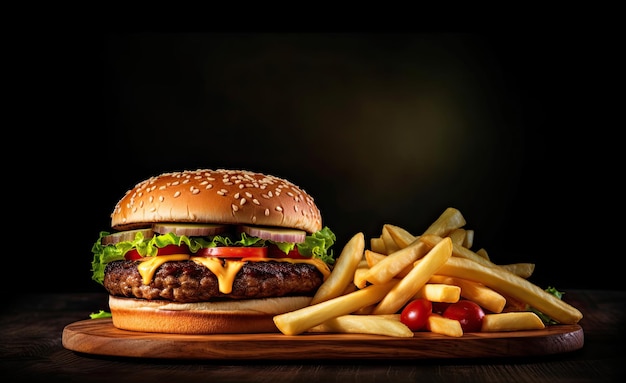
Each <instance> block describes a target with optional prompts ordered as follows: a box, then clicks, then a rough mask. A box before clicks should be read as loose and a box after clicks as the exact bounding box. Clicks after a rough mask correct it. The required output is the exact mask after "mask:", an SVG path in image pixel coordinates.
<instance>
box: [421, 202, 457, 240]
mask: <svg viewBox="0 0 626 383" xmlns="http://www.w3.org/2000/svg"><path fill="white" fill-rule="evenodd" d="M465 223H466V222H465V218H463V215H462V214H461V212H460V211H458V210H457V209H455V208H453V207H449V208H447V209H446V210H445V211H444V212H443V213H442V214H441V215H440V216H439V218H437V219H436V220H435V222H433V223H432V224H431V225H430V226H429V227H428V229H426V231H425V232H424V234H434V235H437V236H439V237H445V236H447V235H448V233H450V232H451V231H452V230H454V229H458V228H461V227H463V226H465Z"/></svg>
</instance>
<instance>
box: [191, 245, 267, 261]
mask: <svg viewBox="0 0 626 383" xmlns="http://www.w3.org/2000/svg"><path fill="white" fill-rule="evenodd" d="M194 256H196V257H215V258H267V247H241V246H217V247H205V248H203V249H200V250H198V252H197V253H195V254H194Z"/></svg>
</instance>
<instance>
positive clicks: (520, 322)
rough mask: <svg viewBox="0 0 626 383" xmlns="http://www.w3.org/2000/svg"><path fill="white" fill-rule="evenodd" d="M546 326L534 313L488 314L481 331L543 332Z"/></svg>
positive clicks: (484, 318)
mask: <svg viewBox="0 0 626 383" xmlns="http://www.w3.org/2000/svg"><path fill="white" fill-rule="evenodd" d="M545 327H546V326H545V324H544V323H543V322H542V321H541V319H540V318H539V317H538V316H537V314H535V313H534V312H532V311H517V312H508V313H501V314H486V315H485V316H484V317H483V324H482V328H481V330H480V331H484V332H494V331H521V330H541V329H543V328H545Z"/></svg>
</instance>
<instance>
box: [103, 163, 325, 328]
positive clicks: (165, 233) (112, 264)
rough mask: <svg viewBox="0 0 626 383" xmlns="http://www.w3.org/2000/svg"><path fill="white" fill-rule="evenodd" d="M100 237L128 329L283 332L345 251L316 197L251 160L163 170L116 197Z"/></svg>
mask: <svg viewBox="0 0 626 383" xmlns="http://www.w3.org/2000/svg"><path fill="white" fill-rule="evenodd" d="M111 228H112V229H113V230H114V232H113V233H110V232H108V231H102V232H100V238H98V240H97V241H96V243H94V245H93V247H92V250H91V251H92V253H93V261H92V264H91V266H92V272H93V275H92V279H93V280H94V281H96V282H98V283H100V284H101V285H102V286H103V287H104V288H105V289H106V291H107V292H108V293H109V308H110V310H111V316H112V322H113V325H114V326H115V327H117V328H119V329H123V330H131V331H142V332H161V333H177V334H214V333H255V332H277V331H278V329H277V328H276V325H275V324H274V322H273V317H274V316H275V315H279V314H282V313H285V312H289V311H293V310H297V309H299V308H302V307H305V306H307V305H308V304H309V303H310V302H311V299H312V297H313V296H314V295H315V293H316V292H317V290H318V289H319V287H320V286H321V285H322V283H323V282H324V280H326V278H328V276H329V275H330V270H331V267H332V265H333V264H334V262H335V260H334V257H333V251H332V250H331V247H332V245H333V244H334V242H335V240H336V238H335V235H334V233H333V232H332V231H331V230H330V229H329V228H328V227H322V219H321V214H320V210H319V209H318V207H317V206H316V204H315V202H314V200H313V197H311V196H310V195H309V194H308V193H306V192H305V191H304V190H302V189H301V188H299V187H298V186H296V185H294V184H293V183H291V182H289V181H287V180H285V179H282V178H279V177H275V176H271V175H266V174H261V173H255V172H251V171H247V170H226V169H219V170H209V169H200V170H195V171H181V172H170V173H163V174H161V175H158V176H155V177H151V178H149V179H146V180H144V181H141V182H139V183H137V184H136V186H135V187H133V188H132V189H130V190H129V191H127V192H126V194H125V195H124V196H123V197H122V198H121V199H120V200H119V202H118V203H117V204H116V205H115V208H114V209H113V212H112V214H111Z"/></svg>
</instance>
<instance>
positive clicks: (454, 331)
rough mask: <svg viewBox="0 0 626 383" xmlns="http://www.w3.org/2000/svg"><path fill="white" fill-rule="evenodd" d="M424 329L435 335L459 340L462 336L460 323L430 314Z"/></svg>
mask: <svg viewBox="0 0 626 383" xmlns="http://www.w3.org/2000/svg"><path fill="white" fill-rule="evenodd" d="M426 329H427V330H428V331H430V332H434V333H436V334H442V335H447V336H452V337H455V338H459V337H462V336H463V328H461V322H459V321H458V320H455V319H448V318H444V317H442V316H441V315H439V314H431V315H430V316H429V317H428V320H427V321H426Z"/></svg>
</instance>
